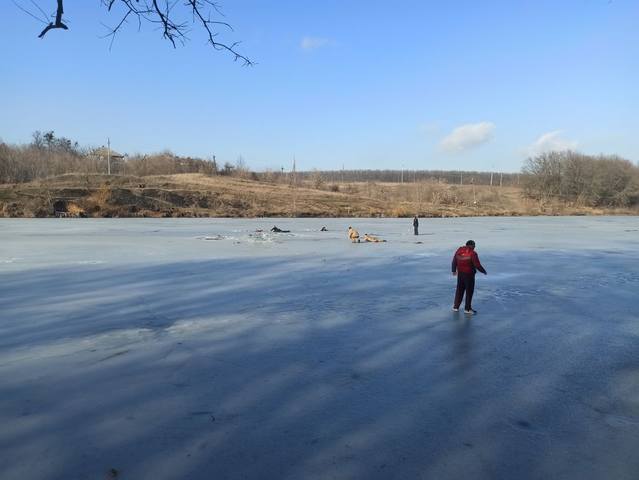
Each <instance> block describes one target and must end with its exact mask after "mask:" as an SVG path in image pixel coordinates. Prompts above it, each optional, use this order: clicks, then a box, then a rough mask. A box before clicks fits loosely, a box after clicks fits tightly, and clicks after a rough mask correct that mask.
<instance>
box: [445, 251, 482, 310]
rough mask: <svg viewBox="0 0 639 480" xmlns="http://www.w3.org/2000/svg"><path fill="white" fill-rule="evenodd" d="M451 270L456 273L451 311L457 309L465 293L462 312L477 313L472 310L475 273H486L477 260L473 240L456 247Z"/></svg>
mask: <svg viewBox="0 0 639 480" xmlns="http://www.w3.org/2000/svg"><path fill="white" fill-rule="evenodd" d="M452 270H453V275H457V290H456V291H455V303H453V312H458V311H459V306H460V305H461V302H462V298H463V297H464V294H465V295H466V302H465V304H464V313H466V314H468V315H473V314H475V313H477V310H473V307H472V301H473V293H474V291H475V273H477V270H479V271H480V272H481V273H483V274H484V275H487V273H486V270H485V269H484V267H482V265H481V263H480V262H479V256H478V255H477V252H476V251H475V242H474V240H468V241H467V242H466V245H464V246H462V247H459V248H458V249H457V251H456V252H455V255H454V256H453V264H452Z"/></svg>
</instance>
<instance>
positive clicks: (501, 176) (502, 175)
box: [499, 173, 519, 187]
mask: <svg viewBox="0 0 639 480" xmlns="http://www.w3.org/2000/svg"><path fill="white" fill-rule="evenodd" d="M503 179H504V174H503V173H500V174H499V186H500V187H501V182H502V180H503ZM517 179H519V176H517Z"/></svg>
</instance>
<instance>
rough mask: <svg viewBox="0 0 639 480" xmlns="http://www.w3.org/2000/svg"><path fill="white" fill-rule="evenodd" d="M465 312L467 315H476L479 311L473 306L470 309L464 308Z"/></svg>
mask: <svg viewBox="0 0 639 480" xmlns="http://www.w3.org/2000/svg"><path fill="white" fill-rule="evenodd" d="M464 313H465V314H466V315H475V314H476V313H477V310H473V309H472V308H471V309H470V310H464Z"/></svg>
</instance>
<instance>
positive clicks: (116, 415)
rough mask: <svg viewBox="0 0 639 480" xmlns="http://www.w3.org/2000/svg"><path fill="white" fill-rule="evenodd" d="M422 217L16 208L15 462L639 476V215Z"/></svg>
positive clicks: (6, 358)
mask: <svg viewBox="0 0 639 480" xmlns="http://www.w3.org/2000/svg"><path fill="white" fill-rule="evenodd" d="M273 225H277V226H278V227H280V228H282V229H286V230H291V233H280V234H276V233H271V232H270V231H269V229H270V228H271V227H272V226H273ZM349 225H353V226H354V227H355V228H357V229H358V230H359V232H360V234H361V235H363V234H364V233H372V234H375V235H378V236H380V237H381V238H384V239H386V240H388V242H387V243H381V244H365V243H361V244H351V243H350V242H349V241H348V240H347V238H346V228H347V227H348V226H349ZM322 226H326V227H327V228H328V232H320V231H319V230H320V228H321V227H322ZM257 230H261V231H257ZM420 232H421V235H419V236H417V237H416V236H414V235H413V234H412V222H411V219H253V220H236V219H215V220H213V219H206V220H204V219H162V220H159V219H110V220H106V219H105V220H97V219H96V220H93V219H91V220H77V219H49V220H44V219H43V220H13V219H5V220H0V425H2V428H1V429H0V452H1V454H0V478H1V479H3V480H4V479H20V480H30V479H102V478H120V479H136V480H139V479H154V480H156V479H195V480H199V479H207V480H208V479H213V478H215V479H218V478H248V479H264V478H267V479H268V478H277V479H279V478H283V479H301V478H304V479H316V478H317V479H320V478H321V479H324V478H336V479H342V478H344V479H346V478H365V479H374V478H380V479H381V478H384V479H385V478H398V479H404V478H437V479H441V478H451V479H452V478H519V479H537V478H570V479H572V478H574V479H600V478H615V479H623V478H628V479H630V478H636V475H637V472H639V456H638V455H637V453H636V452H637V451H639V348H638V345H639V314H638V313H637V312H638V310H637V305H636V300H637V292H639V219H638V218H637V217H598V218H585V217H574V218H562V217H552V218H473V219H423V220H421V222H420ZM469 238H473V239H474V240H475V241H476V242H477V251H478V253H479V256H480V258H481V260H482V263H483V264H484V266H485V267H486V269H487V270H488V273H489V275H488V276H479V277H478V279H477V290H476V296H475V300H474V302H473V303H474V306H475V308H477V309H478V310H479V311H480V313H479V315H477V316H475V317H473V318H472V319H468V318H465V317H464V315H463V314H455V313H453V312H451V311H450V307H451V302H452V295H453V290H454V278H453V277H452V276H451V274H450V260H451V257H452V253H453V251H454V249H455V248H456V247H457V246H459V245H461V244H462V243H464V242H465V241H466V240H468V239H469ZM112 469H113V470H112Z"/></svg>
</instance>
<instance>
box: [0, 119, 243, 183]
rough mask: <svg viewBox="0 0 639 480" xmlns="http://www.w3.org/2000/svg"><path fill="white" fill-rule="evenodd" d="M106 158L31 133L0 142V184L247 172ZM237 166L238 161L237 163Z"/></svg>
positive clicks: (208, 164) (200, 162)
mask: <svg viewBox="0 0 639 480" xmlns="http://www.w3.org/2000/svg"><path fill="white" fill-rule="evenodd" d="M112 155H113V156H112V157H110V156H109V154H108V153H107V150H106V149H105V148H104V147H101V148H87V147H80V146H79V145H78V143H77V142H74V141H72V140H69V139H68V138H65V137H56V135H55V133H54V132H53V131H49V132H44V133H42V132H40V131H36V132H34V133H33V136H32V140H31V142H30V143H29V144H27V145H9V144H6V143H1V142H0V183H23V182H30V181H33V180H41V179H45V178H47V177H52V176H57V175H64V174H68V173H82V174H104V173H107V171H108V169H109V165H107V164H108V163H110V170H111V172H112V173H114V174H127V175H138V176H146V175H172V174H176V173H203V174H207V175H215V174H220V175H236V174H240V173H242V174H244V173H245V172H244V171H245V170H248V169H247V168H246V166H245V165H244V164H243V163H242V164H241V165H240V166H239V168H238V166H237V165H232V164H229V163H226V164H224V166H223V167H222V168H220V169H218V166H217V163H216V161H215V159H211V160H204V159H201V158H192V157H181V156H178V155H175V154H173V153H171V152H169V151H165V152H161V153H155V154H150V155H133V156H131V157H128V156H125V157H123V156H120V155H117V154H116V153H115V152H113V153H112ZM238 163H239V162H238Z"/></svg>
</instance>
